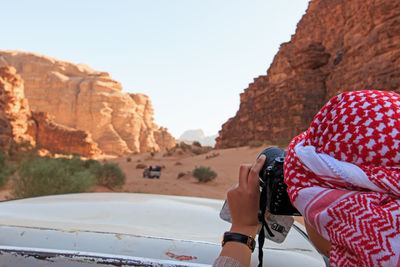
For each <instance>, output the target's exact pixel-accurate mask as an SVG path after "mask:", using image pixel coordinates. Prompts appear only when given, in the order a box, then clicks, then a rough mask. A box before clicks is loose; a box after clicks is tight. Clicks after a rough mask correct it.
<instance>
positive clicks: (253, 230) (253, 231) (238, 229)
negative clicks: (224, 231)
mask: <svg viewBox="0 0 400 267" xmlns="http://www.w3.org/2000/svg"><path fill="white" fill-rule="evenodd" d="M259 227H260V226H259V225H257V226H234V225H232V227H231V229H230V230H229V232H233V233H239V234H243V235H248V236H253V237H254V236H256V235H257V233H258V228H259Z"/></svg>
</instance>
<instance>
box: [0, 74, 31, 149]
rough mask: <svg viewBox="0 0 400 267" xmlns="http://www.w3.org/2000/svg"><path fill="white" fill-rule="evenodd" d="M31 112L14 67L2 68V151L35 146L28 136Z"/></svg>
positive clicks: (0, 93) (0, 124)
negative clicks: (23, 145)
mask: <svg viewBox="0 0 400 267" xmlns="http://www.w3.org/2000/svg"><path fill="white" fill-rule="evenodd" d="M30 117H31V112H30V110H29V105H28V101H27V100H26V98H25V97H24V83H23V81H22V79H21V77H20V76H19V75H18V74H17V72H16V70H15V68H13V67H3V68H0V150H1V151H6V152H7V153H8V151H9V150H10V148H11V147H13V146H14V145H17V146H18V145H19V144H22V143H28V144H31V145H35V142H34V140H33V138H32V137H31V136H30V135H29V134H28V128H29V123H31V122H30V121H29V120H30Z"/></svg>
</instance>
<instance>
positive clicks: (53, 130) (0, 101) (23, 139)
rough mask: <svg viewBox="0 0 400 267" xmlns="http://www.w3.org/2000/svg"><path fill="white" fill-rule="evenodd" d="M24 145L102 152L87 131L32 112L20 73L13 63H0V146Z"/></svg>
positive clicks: (57, 150)
mask: <svg viewBox="0 0 400 267" xmlns="http://www.w3.org/2000/svg"><path fill="white" fill-rule="evenodd" d="M26 145H30V146H36V147H37V148H39V149H45V150H47V151H50V152H53V153H60V154H74V153H77V154H79V155H81V156H84V157H97V156H99V155H100V154H101V151H100V150H99V149H98V148H97V144H96V143H95V142H93V140H91V138H90V134H88V133H87V132H85V131H81V130H76V129H71V128H68V127H65V126H62V125H58V124H57V123H55V122H54V121H53V120H52V118H51V117H50V116H49V115H48V114H45V113H37V112H31V110H30V109H29V104H28V101H27V99H26V98H25V96H24V83H23V80H22V79H21V76H20V75H18V74H17V72H16V70H15V68H14V67H0V150H1V151H5V152H6V153H8V152H11V150H10V148H11V149H12V150H18V149H19V148H25V147H26Z"/></svg>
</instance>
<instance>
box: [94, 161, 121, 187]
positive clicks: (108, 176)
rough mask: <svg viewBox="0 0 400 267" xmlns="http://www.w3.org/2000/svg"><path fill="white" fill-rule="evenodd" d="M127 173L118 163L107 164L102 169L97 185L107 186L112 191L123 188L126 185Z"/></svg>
mask: <svg viewBox="0 0 400 267" xmlns="http://www.w3.org/2000/svg"><path fill="white" fill-rule="evenodd" d="M125 180H126V177H125V173H124V172H123V171H122V170H121V168H120V167H119V166H118V164H116V163H106V164H104V165H103V167H102V168H101V173H100V175H99V176H98V177H97V184H99V185H104V186H107V187H108V188H110V189H114V188H117V187H121V186H123V185H124V184H125Z"/></svg>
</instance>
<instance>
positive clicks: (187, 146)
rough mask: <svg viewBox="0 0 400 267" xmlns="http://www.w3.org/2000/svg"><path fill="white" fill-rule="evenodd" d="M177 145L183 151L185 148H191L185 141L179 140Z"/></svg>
mask: <svg viewBox="0 0 400 267" xmlns="http://www.w3.org/2000/svg"><path fill="white" fill-rule="evenodd" d="M179 146H180V148H181V149H182V150H183V152H185V151H186V150H189V149H190V148H191V146H190V145H188V144H186V143H185V142H180V143H179Z"/></svg>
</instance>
